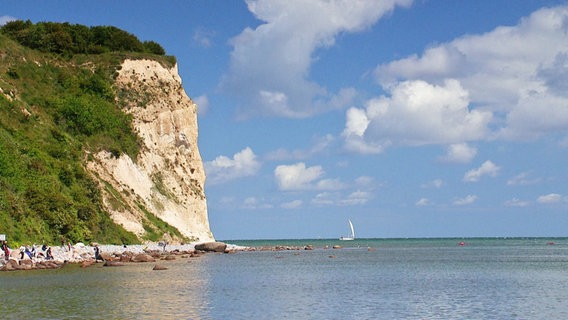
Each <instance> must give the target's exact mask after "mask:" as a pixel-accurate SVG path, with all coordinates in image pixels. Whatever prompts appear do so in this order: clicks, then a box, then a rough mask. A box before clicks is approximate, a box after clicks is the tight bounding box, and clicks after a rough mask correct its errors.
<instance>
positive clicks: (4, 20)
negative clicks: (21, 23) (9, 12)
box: [0, 16, 18, 27]
mask: <svg viewBox="0 0 568 320" xmlns="http://www.w3.org/2000/svg"><path fill="white" fill-rule="evenodd" d="M14 20H18V19H16V18H14V17H10V16H1V17H0V27H1V26H3V25H5V24H6V23H8V22H10V21H14Z"/></svg>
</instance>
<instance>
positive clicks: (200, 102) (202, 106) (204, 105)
mask: <svg viewBox="0 0 568 320" xmlns="http://www.w3.org/2000/svg"><path fill="white" fill-rule="evenodd" d="M193 102H195V104H197V113H198V114H199V115H205V114H206V113H207V111H209V98H207V95H201V96H199V97H197V98H194V99H193Z"/></svg>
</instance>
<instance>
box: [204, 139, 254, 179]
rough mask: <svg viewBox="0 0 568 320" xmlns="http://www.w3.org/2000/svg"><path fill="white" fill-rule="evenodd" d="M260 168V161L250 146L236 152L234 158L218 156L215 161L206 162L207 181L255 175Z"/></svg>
mask: <svg viewBox="0 0 568 320" xmlns="http://www.w3.org/2000/svg"><path fill="white" fill-rule="evenodd" d="M259 169H260V163H259V162H258V161H257V160H256V155H255V154H254V152H253V151H252V149H251V148H249V147H247V148H245V149H243V150H241V151H240V152H238V153H235V155H233V158H232V159H231V158H229V157H226V156H218V157H217V158H215V160H213V161H208V162H205V171H206V173H207V181H208V182H209V183H211V184H218V183H223V182H227V181H230V180H234V179H237V178H242V177H247V176H253V175H255V174H256V173H257V172H258V170H259Z"/></svg>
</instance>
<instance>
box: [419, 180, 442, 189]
mask: <svg viewBox="0 0 568 320" xmlns="http://www.w3.org/2000/svg"><path fill="white" fill-rule="evenodd" d="M443 185H444V181H443V180H442V179H434V180H432V181H428V182H427V183H425V184H423V185H422V188H426V189H429V188H435V189H439V188H441V187H442V186H443Z"/></svg>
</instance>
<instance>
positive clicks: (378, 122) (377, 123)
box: [343, 79, 492, 153]
mask: <svg viewBox="0 0 568 320" xmlns="http://www.w3.org/2000/svg"><path fill="white" fill-rule="evenodd" d="M389 90H390V96H388V97H387V96H381V97H379V98H375V99H372V100H369V101H368V102H367V106H366V108H365V109H357V108H351V109H349V110H348V112H347V116H346V126H345V129H344V131H343V137H344V138H345V141H346V148H347V149H349V150H352V151H358V152H361V153H378V152H381V151H382V150H384V148H386V147H388V146H390V145H392V144H396V145H410V146H414V145H425V144H450V143H461V142H463V141H469V140H479V139H481V138H484V137H486V135H487V132H488V129H487V126H488V124H489V122H490V120H491V117H492V116H491V114H490V113H488V112H485V111H480V110H469V109H468V105H469V97H468V93H467V91H465V90H464V89H463V88H462V86H461V84H460V83H459V82H458V81H456V80H451V79H449V80H446V81H444V82H443V84H441V85H433V84H430V83H427V82H425V81H421V80H414V81H405V82H401V83H398V84H396V85H393V86H392V87H390V88H389Z"/></svg>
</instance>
